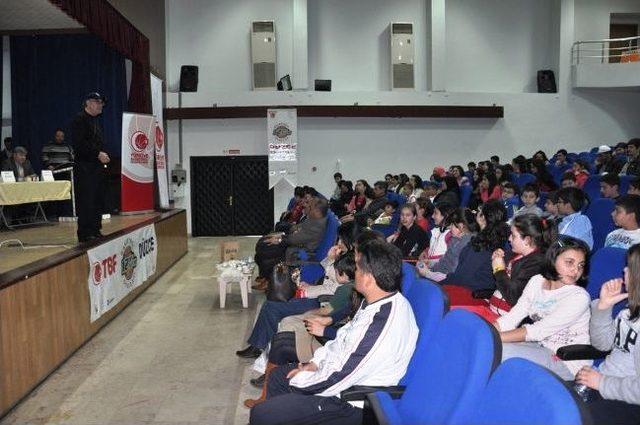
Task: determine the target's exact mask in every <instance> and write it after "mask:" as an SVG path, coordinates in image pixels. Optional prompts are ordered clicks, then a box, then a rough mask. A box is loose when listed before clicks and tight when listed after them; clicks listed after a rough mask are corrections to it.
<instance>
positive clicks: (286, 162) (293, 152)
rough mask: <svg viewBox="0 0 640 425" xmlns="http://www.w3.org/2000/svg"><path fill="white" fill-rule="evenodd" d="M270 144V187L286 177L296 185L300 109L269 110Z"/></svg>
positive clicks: (268, 140) (268, 130)
mask: <svg viewBox="0 0 640 425" xmlns="http://www.w3.org/2000/svg"><path fill="white" fill-rule="evenodd" d="M267 143H268V144H269V188H272V187H273V186H275V185H276V184H277V183H278V182H280V181H281V180H283V179H285V180H287V181H288V182H289V183H290V184H291V185H292V186H295V185H296V182H297V180H298V179H297V172H298V111H297V110H296V109H293V108H291V109H268V110H267Z"/></svg>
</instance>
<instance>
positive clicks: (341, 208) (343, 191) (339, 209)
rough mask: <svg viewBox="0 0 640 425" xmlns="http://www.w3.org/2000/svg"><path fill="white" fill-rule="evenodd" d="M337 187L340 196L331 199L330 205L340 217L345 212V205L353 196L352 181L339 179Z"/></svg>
mask: <svg viewBox="0 0 640 425" xmlns="http://www.w3.org/2000/svg"><path fill="white" fill-rule="evenodd" d="M338 187H339V188H340V196H339V197H338V199H336V200H334V199H332V200H331V202H330V207H331V211H333V212H334V214H335V215H336V216H338V217H342V216H343V215H346V214H347V206H348V205H349V203H350V202H351V199H352V198H353V183H351V181H350V180H341V181H340V183H338Z"/></svg>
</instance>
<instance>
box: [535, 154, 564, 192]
mask: <svg viewBox="0 0 640 425" xmlns="http://www.w3.org/2000/svg"><path fill="white" fill-rule="evenodd" d="M542 153H543V155H544V152H542ZM545 157H546V156H545ZM531 174H533V175H534V176H536V183H537V184H538V187H539V189H540V191H542V192H550V191H552V190H556V189H557V188H558V185H557V184H556V182H555V181H554V180H553V176H552V175H551V173H549V170H547V165H546V162H545V161H544V160H542V159H536V158H534V159H533V160H532V161H531Z"/></svg>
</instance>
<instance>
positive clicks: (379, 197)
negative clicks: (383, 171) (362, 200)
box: [353, 180, 387, 226]
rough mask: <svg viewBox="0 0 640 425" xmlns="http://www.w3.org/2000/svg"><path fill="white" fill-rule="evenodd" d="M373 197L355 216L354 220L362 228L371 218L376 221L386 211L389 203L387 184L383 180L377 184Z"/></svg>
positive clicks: (372, 193)
mask: <svg viewBox="0 0 640 425" xmlns="http://www.w3.org/2000/svg"><path fill="white" fill-rule="evenodd" d="M365 195H367V194H366V193H365ZM371 196H372V198H371V202H370V203H369V204H367V205H366V206H365V207H364V208H363V209H362V210H360V211H358V212H356V213H355V214H354V215H353V219H354V220H356V222H357V223H359V224H360V225H362V226H366V224H367V219H369V218H371V219H374V220H375V219H376V218H377V217H378V216H379V215H380V213H382V211H383V210H384V205H385V204H386V203H387V183H386V182H384V181H382V180H380V181H377V182H375V184H374V185H373V190H372V191H371Z"/></svg>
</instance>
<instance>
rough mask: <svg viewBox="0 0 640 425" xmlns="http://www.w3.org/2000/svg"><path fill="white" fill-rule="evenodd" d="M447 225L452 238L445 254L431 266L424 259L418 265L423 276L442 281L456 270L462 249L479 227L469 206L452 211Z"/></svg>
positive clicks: (446, 220)
mask: <svg viewBox="0 0 640 425" xmlns="http://www.w3.org/2000/svg"><path fill="white" fill-rule="evenodd" d="M445 226H446V227H447V228H448V229H449V233H450V235H451V239H450V241H449V244H448V245H447V251H446V252H445V253H444V256H443V257H442V258H441V259H440V261H438V262H437V263H436V264H435V265H434V266H433V267H431V268H429V267H428V265H427V263H425V261H422V260H420V261H419V262H418V264H417V265H416V269H417V270H418V273H420V275H421V276H424V277H426V278H427V279H431V280H433V281H434V282H440V281H441V280H443V279H444V278H446V277H447V274H448V273H452V272H454V271H455V269H456V267H458V260H459V258H460V253H461V252H462V249H463V248H464V247H465V246H467V244H468V243H469V241H470V240H471V238H472V237H473V236H474V235H475V234H476V232H477V231H478V229H479V227H478V224H477V223H476V217H475V215H474V214H473V212H471V210H469V209H468V208H458V209H456V210H454V211H453V212H451V213H450V214H449V215H448V216H447V218H446V219H445Z"/></svg>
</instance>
